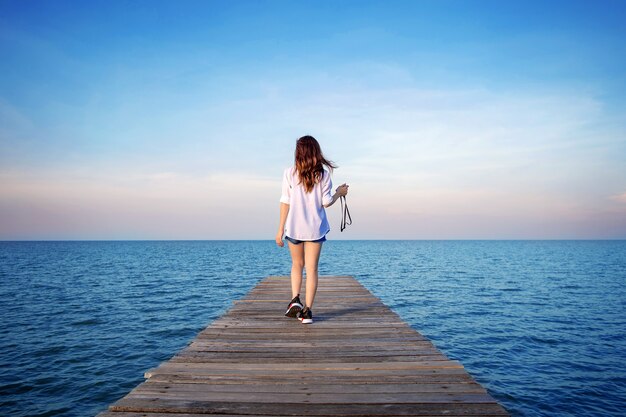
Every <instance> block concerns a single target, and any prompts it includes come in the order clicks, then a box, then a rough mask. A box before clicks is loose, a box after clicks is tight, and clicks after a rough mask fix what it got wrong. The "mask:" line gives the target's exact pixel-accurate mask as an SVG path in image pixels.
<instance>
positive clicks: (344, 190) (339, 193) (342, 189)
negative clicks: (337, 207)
mask: <svg viewBox="0 0 626 417" xmlns="http://www.w3.org/2000/svg"><path fill="white" fill-rule="evenodd" d="M348 187H349V185H346V184H345V183H344V184H341V185H340V186H339V187H337V190H335V194H333V198H332V200H330V203H328V204H326V205H324V207H326V208H328V207H330V206H332V205H333V204H335V201H337V200H339V197H343V196H344V195H347V194H348Z"/></svg>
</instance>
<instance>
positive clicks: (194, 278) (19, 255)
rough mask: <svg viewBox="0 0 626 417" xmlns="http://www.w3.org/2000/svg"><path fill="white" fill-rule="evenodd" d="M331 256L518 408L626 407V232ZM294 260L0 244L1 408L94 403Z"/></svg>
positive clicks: (325, 259) (217, 248) (237, 245)
mask: <svg viewBox="0 0 626 417" xmlns="http://www.w3.org/2000/svg"><path fill="white" fill-rule="evenodd" d="M319 269H320V274H321V275H353V276H354V277H356V278H357V279H358V280H359V281H360V282H361V283H362V284H363V285H365V286H366V287H367V288H368V289H369V290H370V291H372V292H373V293H374V294H375V295H377V296H378V297H380V298H381V299H382V301H383V302H385V303H386V304H387V305H388V306H389V307H390V308H391V309H393V310H394V311H395V312H397V313H398V314H399V315H400V317H401V318H402V319H403V320H405V321H406V322H407V323H409V324H410V325H411V326H412V327H413V328H415V329H416V330H418V331H419V332H421V333H422V334H424V335H425V336H427V337H428V338H429V339H430V340H431V341H432V342H433V343H434V344H435V345H436V346H437V347H438V348H439V349H440V350H441V351H443V352H444V353H445V354H446V355H447V356H448V357H450V358H451V359H456V360H459V361H460V362H461V363H462V364H463V365H464V366H465V368H466V370H467V371H468V372H469V373H470V374H471V375H472V376H473V377H474V378H475V379H476V380H477V381H478V382H480V383H481V384H482V385H483V386H484V387H485V388H487V390H488V391H489V392H490V393H491V395H492V396H494V397H495V398H496V399H497V400H498V401H499V402H500V403H501V404H502V405H503V406H504V407H505V408H506V409H507V410H508V411H509V412H510V413H511V414H512V415H513V416H530V417H535V416H587V417H588V416H624V415H626V241H580V240H576V241H555V240H548V241H527V240H524V241H493V240H489V241H468V240H462V241H441V240H435V241H424V240H418V241H395V240H384V241H372V240H368V241H341V240H332V239H329V241H327V242H326V243H324V247H323V250H322V256H321V260H320V267H319ZM289 271H290V258H289V253H288V250H287V249H286V248H279V247H277V246H276V244H275V243H274V242H272V241H36V242H26V241H20V242H7V241H3V242H0V318H1V320H0V415H1V416H41V417H43V416H81V417H82V416H95V415H96V414H98V413H99V412H101V411H104V410H105V409H106V408H107V406H108V405H109V404H111V403H112V402H114V401H116V400H118V399H119V398H121V397H123V396H124V395H125V394H127V393H128V392H129V391H130V390H131V389H132V388H134V387H135V386H136V385H138V384H139V383H141V382H142V381H143V380H144V378H143V373H144V372H145V371H146V370H147V369H149V368H153V367H155V366H157V365H158V364H159V363H160V362H162V361H164V360H167V359H169V358H170V357H172V356H173V355H174V354H175V353H176V352H177V351H179V350H180V349H181V348H183V347H184V346H186V344H187V343H188V342H189V341H190V340H192V339H193V338H194V336H195V335H196V334H197V333H198V332H199V331H200V330H201V329H203V328H204V327H205V326H207V325H208V324H209V323H211V321H213V320H214V319H216V318H217V317H219V316H220V315H221V314H223V313H224V312H225V311H226V310H227V309H228V308H229V307H230V306H231V303H232V302H233V301H234V300H237V299H239V298H240V297H242V296H243V295H245V294H246V293H247V292H248V291H249V290H250V289H251V288H253V287H254V285H255V284H257V283H258V282H259V281H260V280H262V279H263V278H264V277H266V276H268V275H288V274H289ZM285 301H286V302H287V301H289V300H285ZM313 325H315V324H313Z"/></svg>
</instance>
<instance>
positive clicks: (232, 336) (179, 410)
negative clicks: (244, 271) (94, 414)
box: [98, 276, 508, 417]
mask: <svg viewBox="0 0 626 417" xmlns="http://www.w3.org/2000/svg"><path fill="white" fill-rule="evenodd" d="M290 298H291V291H290V284H289V278H288V277H268V278H266V279H264V280H263V281H261V282H260V283H259V284H258V285H257V286H256V287H255V288H254V289H252V290H251V291H250V292H249V293H248V295H247V296H246V297H245V298H243V299H242V300H239V301H236V302H235V303H234V306H233V307H232V308H231V309H230V310H229V311H228V312H227V313H226V314H225V315H224V316H222V317H221V318H219V319H217V320H215V321H214V322H213V323H212V324H211V325H209V326H208V327H207V328H206V329H204V330H203V331H202V332H200V333H199V334H198V336H197V337H196V339H194V340H193V341H192V342H191V343H190V344H189V346H187V347H186V348H185V349H183V350H182V351H180V352H179V353H178V354H177V355H175V356H174V357H173V358H172V359H170V360H169V361H167V362H164V363H162V364H161V365H160V366H158V367H157V368H155V369H152V370H149V371H148V372H146V374H145V377H146V378H147V379H146V381H145V382H143V383H142V384H140V385H139V386H137V387H136V388H135V389H133V390H132V391H131V392H130V393H129V394H128V395H126V396H125V397H124V398H122V399H120V400H119V401H117V402H116V403H114V404H113V405H111V406H110V407H109V410H108V411H105V412H102V413H100V414H99V415H98V417H139V416H144V417H166V416H170V417H174V416H176V415H177V416H178V417H199V416H200V415H206V414H214V415H215V414H217V415H222V416H224V417H225V416H233V417H234V416H243V415H245V416H250V415H257V416H352V417H354V416H507V415H508V413H507V412H506V411H505V410H504V408H502V406H500V405H499V404H498V403H497V402H496V401H495V400H494V399H493V398H492V397H491V396H490V395H489V394H488V393H487V392H486V390H485V389H484V388H483V387H482V386H481V385H480V384H478V383H477V382H476V381H474V380H473V379H472V377H471V376H470V375H469V374H468V373H467V372H466V371H465V369H463V366H462V365H461V364H460V363H459V362H457V361H454V360H450V359H448V358H447V357H446V356H445V355H444V354H443V353H441V352H440V351H439V350H437V348H435V347H434V346H433V344H432V343H431V342H430V341H428V340H427V339H426V338H425V337H424V336H422V335H421V334H419V333H418V332H416V331H415V330H414V329H412V328H411V327H410V326H409V325H408V324H406V323H405V322H403V321H402V320H401V319H400V318H399V317H398V315H397V314H395V313H394V312H392V311H391V310H390V309H389V308H388V307H387V306H385V305H384V304H383V303H382V302H381V301H380V300H379V299H378V298H377V297H375V296H374V295H372V293H370V292H369V291H368V290H367V289H366V288H364V287H363V286H362V285H361V284H360V283H359V282H358V281H357V280H355V279H354V278H353V277H349V276H333V277H326V276H325V277H320V281H319V286H318V292H317V298H316V300H315V305H314V308H313V313H314V317H313V318H314V323H313V324H310V325H303V324H301V323H300V322H299V321H298V320H296V319H290V318H287V317H284V316H283V313H284V310H285V309H286V305H287V302H288V301H289V299H290ZM302 299H303V300H304V298H302Z"/></svg>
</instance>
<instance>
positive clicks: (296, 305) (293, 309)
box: [285, 294, 302, 317]
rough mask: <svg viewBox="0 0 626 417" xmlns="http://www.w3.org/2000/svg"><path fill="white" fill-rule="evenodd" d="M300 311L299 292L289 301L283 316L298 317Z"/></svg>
mask: <svg viewBox="0 0 626 417" xmlns="http://www.w3.org/2000/svg"><path fill="white" fill-rule="evenodd" d="M300 311H302V301H300V294H298V295H296V296H295V297H294V299H293V300H291V302H290V303H289V307H287V312H286V313H285V316H287V317H298V313H300Z"/></svg>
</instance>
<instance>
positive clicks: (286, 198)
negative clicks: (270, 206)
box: [280, 168, 291, 204]
mask: <svg viewBox="0 0 626 417" xmlns="http://www.w3.org/2000/svg"><path fill="white" fill-rule="evenodd" d="M290 201H291V186H290V185H289V168H287V169H285V172H284V174H283V192H282V195H281V196H280V202H281V203H285V204H289V202H290Z"/></svg>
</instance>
